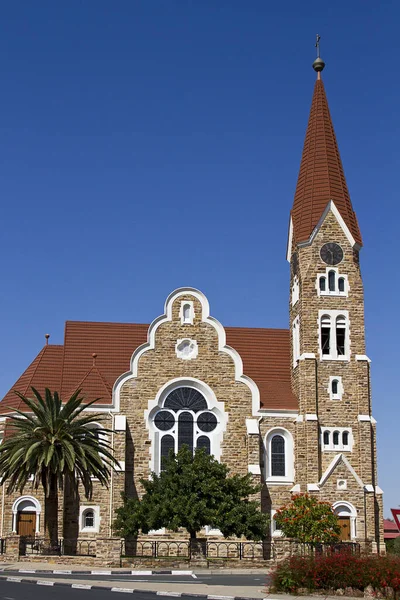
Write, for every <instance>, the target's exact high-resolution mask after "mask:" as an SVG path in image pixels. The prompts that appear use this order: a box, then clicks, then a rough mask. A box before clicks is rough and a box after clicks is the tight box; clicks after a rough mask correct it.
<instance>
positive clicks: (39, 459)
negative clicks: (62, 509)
mask: <svg viewBox="0 0 400 600" xmlns="http://www.w3.org/2000/svg"><path fill="white" fill-rule="evenodd" d="M32 391H33V394H34V399H31V398H27V397H26V396H24V395H23V394H20V393H19V392H16V393H17V394H18V396H19V397H20V399H21V400H22V402H23V403H24V404H25V405H26V407H27V408H26V410H25V411H23V410H15V409H14V413H17V414H16V415H14V416H10V417H9V419H10V420H11V421H12V425H11V431H10V433H11V434H12V435H10V436H9V437H8V436H7V437H6V439H5V440H4V441H3V443H2V444H1V446H0V479H1V484H3V483H4V482H7V493H12V492H14V491H17V490H18V491H20V492H21V493H22V491H23V489H24V487H25V486H26V485H27V483H28V481H30V478H31V476H33V487H34V488H35V489H37V488H38V487H39V486H43V488H44V492H45V532H46V537H48V538H49V541H50V544H51V545H56V544H57V543H58V492H59V490H62V489H63V488H64V484H65V483H66V482H67V483H69V484H71V485H72V488H73V489H76V488H77V486H78V483H79V482H80V483H81V484H82V486H83V489H84V493H85V496H86V498H90V497H91V495H92V491H93V483H92V478H96V479H97V480H98V481H99V482H100V484H101V485H104V486H108V482H109V478H110V474H111V469H112V468H113V467H114V466H115V465H118V462H117V461H116V460H115V458H114V456H113V450H112V447H111V444H110V442H109V441H108V438H107V436H106V435H102V434H103V433H108V430H106V429H102V428H100V427H99V426H98V425H97V424H98V423H99V421H102V420H104V415H99V414H95V413H92V412H90V413H84V411H85V409H87V408H88V407H89V406H90V405H91V404H93V403H94V402H96V400H93V401H92V402H88V403H85V404H84V398H83V397H82V396H81V395H80V394H81V390H77V391H76V392H75V393H74V394H73V395H72V396H71V397H70V398H69V400H68V401H67V402H66V403H65V404H63V403H62V401H61V398H60V396H59V394H58V393H57V392H54V394H52V393H51V391H50V390H49V389H48V388H46V390H45V393H44V397H42V396H41V395H40V394H39V392H38V391H37V390H36V389H35V388H32ZM30 483H31V481H30Z"/></svg>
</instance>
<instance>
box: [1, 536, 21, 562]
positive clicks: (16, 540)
mask: <svg viewBox="0 0 400 600" xmlns="http://www.w3.org/2000/svg"><path fill="white" fill-rule="evenodd" d="M20 538H21V536H19V535H10V536H9V537H7V538H6V551H5V552H4V556H5V558H6V560H7V561H8V560H12V561H18V560H19V545H20Z"/></svg>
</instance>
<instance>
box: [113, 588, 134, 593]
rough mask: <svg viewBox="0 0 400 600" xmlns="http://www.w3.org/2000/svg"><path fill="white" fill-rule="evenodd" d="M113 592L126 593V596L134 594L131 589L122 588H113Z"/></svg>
mask: <svg viewBox="0 0 400 600" xmlns="http://www.w3.org/2000/svg"><path fill="white" fill-rule="evenodd" d="M111 591H112V592H125V594H133V590H130V589H129V588H120V587H116V588H111Z"/></svg>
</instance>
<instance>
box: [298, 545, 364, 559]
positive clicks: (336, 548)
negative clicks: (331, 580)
mask: <svg viewBox="0 0 400 600" xmlns="http://www.w3.org/2000/svg"><path fill="white" fill-rule="evenodd" d="M306 545H307V546H308V548H309V552H314V554H315V555H320V556H327V555H331V554H349V555H352V556H359V555H360V554H361V546H360V544H357V543H356V542H338V543H337V544H320V543H317V544H306Z"/></svg>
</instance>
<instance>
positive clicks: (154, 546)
mask: <svg viewBox="0 0 400 600" xmlns="http://www.w3.org/2000/svg"><path fill="white" fill-rule="evenodd" d="M157 544H158V542H157V540H155V541H154V542H153V556H154V558H157V550H158V547H157Z"/></svg>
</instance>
